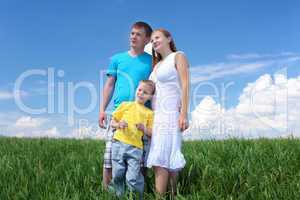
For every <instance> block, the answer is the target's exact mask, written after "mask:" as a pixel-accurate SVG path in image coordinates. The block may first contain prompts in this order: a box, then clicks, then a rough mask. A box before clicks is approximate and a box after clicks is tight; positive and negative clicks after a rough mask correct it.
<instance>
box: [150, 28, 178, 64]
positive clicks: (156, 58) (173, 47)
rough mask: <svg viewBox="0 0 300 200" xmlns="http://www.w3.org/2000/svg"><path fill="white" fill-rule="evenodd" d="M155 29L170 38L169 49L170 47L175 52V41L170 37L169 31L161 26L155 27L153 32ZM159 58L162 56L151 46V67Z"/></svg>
mask: <svg viewBox="0 0 300 200" xmlns="http://www.w3.org/2000/svg"><path fill="white" fill-rule="evenodd" d="M156 31H159V32H161V33H162V34H164V36H165V37H167V38H168V37H169V38H171V41H170V49H171V51H172V52H176V51H177V49H176V46H175V42H174V40H173V38H172V37H171V33H170V32H169V31H167V30H166V29H163V28H160V29H156V30H155V31H153V33H154V32H156ZM161 60H162V56H161V55H160V54H159V53H157V52H155V51H154V49H153V47H152V67H153V68H154V66H155V65H156V64H157V63H158V62H159V61H161Z"/></svg>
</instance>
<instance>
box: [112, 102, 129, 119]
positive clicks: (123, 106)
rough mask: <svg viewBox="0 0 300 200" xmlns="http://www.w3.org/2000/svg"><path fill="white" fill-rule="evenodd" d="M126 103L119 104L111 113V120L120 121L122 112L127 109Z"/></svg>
mask: <svg viewBox="0 0 300 200" xmlns="http://www.w3.org/2000/svg"><path fill="white" fill-rule="evenodd" d="M128 105H129V103H128V102H123V103H121V104H120V105H119V106H118V108H117V109H116V110H115V111H114V112H113V113H112V117H113V119H115V120H117V121H120V120H121V119H122V117H123V114H124V112H125V111H126V110H127V109H128Z"/></svg>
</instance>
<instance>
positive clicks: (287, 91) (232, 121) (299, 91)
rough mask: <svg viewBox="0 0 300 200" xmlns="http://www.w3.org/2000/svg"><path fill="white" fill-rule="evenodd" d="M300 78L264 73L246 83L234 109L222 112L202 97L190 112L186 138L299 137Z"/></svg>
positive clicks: (207, 98) (208, 98)
mask: <svg viewBox="0 0 300 200" xmlns="http://www.w3.org/2000/svg"><path fill="white" fill-rule="evenodd" d="M299 121H300V76H299V77H296V78H290V79H287V77H286V76H285V75H283V74H275V75H274V76H273V77H271V75H269V74H266V75H263V76H261V77H259V78H258V79H257V80H256V81H255V82H253V83H249V84H248V85H247V86H246V87H245V88H244V89H243V91H242V93H241V95H240V97H239V103H238V105H237V106H236V107H234V108H231V109H228V110H224V108H222V107H221V105H219V104H216V102H215V101H214V100H213V98H211V97H205V98H204V99H203V100H202V101H201V102H200V104H199V105H198V106H197V107H196V108H195V110H194V111H193V112H192V123H191V128H190V129H189V130H188V131H187V132H186V135H185V138H186V139H207V138H216V139H218V138H226V137H246V138H257V137H286V136H288V135H290V134H293V136H295V137H300V124H299Z"/></svg>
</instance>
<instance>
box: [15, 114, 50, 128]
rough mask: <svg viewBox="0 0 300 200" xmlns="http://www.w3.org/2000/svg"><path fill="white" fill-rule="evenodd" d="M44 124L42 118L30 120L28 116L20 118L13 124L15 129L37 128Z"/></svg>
mask: <svg viewBox="0 0 300 200" xmlns="http://www.w3.org/2000/svg"><path fill="white" fill-rule="evenodd" d="M44 122H45V119H42V118H32V117H30V116H22V117H20V118H19V119H17V121H16V123H15V127H16V128H37V127H40V126H41V125H42V124H43V123H44Z"/></svg>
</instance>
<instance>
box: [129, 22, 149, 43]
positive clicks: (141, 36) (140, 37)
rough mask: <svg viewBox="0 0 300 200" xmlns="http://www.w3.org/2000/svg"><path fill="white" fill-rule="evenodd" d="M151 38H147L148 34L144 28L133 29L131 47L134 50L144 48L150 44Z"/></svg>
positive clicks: (130, 39)
mask: <svg viewBox="0 0 300 200" xmlns="http://www.w3.org/2000/svg"><path fill="white" fill-rule="evenodd" d="M149 40H150V38H149V37H146V32H145V30H144V29H143V28H135V27H133V28H132V29H131V33H130V38H129V41H130V47H133V48H144V47H145V45H146V44H147V43H148V42H149Z"/></svg>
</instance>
